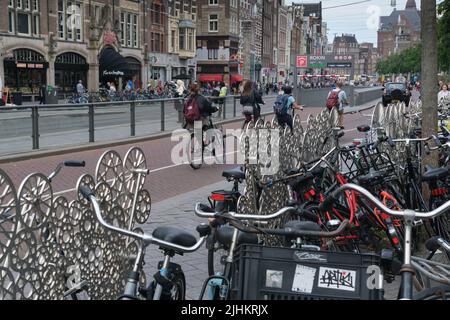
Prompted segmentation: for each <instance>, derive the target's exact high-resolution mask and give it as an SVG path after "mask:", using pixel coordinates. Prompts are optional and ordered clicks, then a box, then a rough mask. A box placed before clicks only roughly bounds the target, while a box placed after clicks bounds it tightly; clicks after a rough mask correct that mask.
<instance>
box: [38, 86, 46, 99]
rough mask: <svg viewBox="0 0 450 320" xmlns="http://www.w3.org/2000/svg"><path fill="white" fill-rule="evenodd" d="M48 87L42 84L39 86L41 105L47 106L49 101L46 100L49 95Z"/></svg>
mask: <svg viewBox="0 0 450 320" xmlns="http://www.w3.org/2000/svg"><path fill="white" fill-rule="evenodd" d="M46 89H47V88H46V86H45V84H42V85H40V86H39V104H47V101H46V100H47V99H46V95H47V90H46Z"/></svg>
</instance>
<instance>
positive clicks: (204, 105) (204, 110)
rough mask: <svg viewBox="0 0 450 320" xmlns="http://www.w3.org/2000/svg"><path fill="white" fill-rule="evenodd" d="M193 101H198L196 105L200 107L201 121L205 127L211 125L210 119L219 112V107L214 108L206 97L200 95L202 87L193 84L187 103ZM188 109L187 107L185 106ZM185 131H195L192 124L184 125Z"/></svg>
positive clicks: (190, 87)
mask: <svg viewBox="0 0 450 320" xmlns="http://www.w3.org/2000/svg"><path fill="white" fill-rule="evenodd" d="M191 99H196V100H197V101H196V103H197V105H198V108H199V111H200V115H201V120H202V122H203V126H205V125H208V124H209V117H210V116H211V115H212V114H213V113H215V112H217V111H218V109H217V107H214V106H213V104H212V103H211V101H209V100H208V99H206V98H205V97H204V96H202V95H201V94H200V87H199V85H198V84H196V83H193V84H191V85H190V86H189V97H188V98H187V101H189V100H191ZM185 107H186V105H185ZM184 129H193V124H192V123H186V124H185V125H184Z"/></svg>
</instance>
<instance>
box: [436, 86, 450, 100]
mask: <svg viewBox="0 0 450 320" xmlns="http://www.w3.org/2000/svg"><path fill="white" fill-rule="evenodd" d="M448 96H450V91H448V87H447V85H446V84H443V85H442V89H441V91H439V93H438V102H440V101H441V100H442V99H444V98H445V97H448Z"/></svg>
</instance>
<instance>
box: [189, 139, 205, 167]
mask: <svg viewBox="0 0 450 320" xmlns="http://www.w3.org/2000/svg"><path fill="white" fill-rule="evenodd" d="M203 149H204V145H203V137H202V140H201V141H200V140H199V139H198V137H197V136H196V135H195V133H192V134H191V141H190V143H189V147H188V150H189V165H190V166H191V168H192V169H194V170H198V169H200V168H201V167H202V165H203ZM200 150H201V151H200ZM199 153H201V155H200V154H199ZM199 155H200V157H199Z"/></svg>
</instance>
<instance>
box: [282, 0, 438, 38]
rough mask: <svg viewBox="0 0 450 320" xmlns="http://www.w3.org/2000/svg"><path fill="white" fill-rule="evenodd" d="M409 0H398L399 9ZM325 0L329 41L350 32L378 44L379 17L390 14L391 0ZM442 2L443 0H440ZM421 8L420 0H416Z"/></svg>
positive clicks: (306, 0)
mask: <svg viewBox="0 0 450 320" xmlns="http://www.w3.org/2000/svg"><path fill="white" fill-rule="evenodd" d="M285 1H286V4H291V3H293V2H294V3H318V2H320V1H319V0H315V1H314V0H311V1H310V0H303V1H302V0H299V1H292V0H285ZM406 1H407V0H396V2H397V9H398V10H403V9H404V8H405V5H406ZM357 2H363V1H361V0H323V1H322V7H323V16H324V21H325V22H327V24H328V42H332V41H333V39H334V34H335V33H337V34H341V33H350V34H356V39H357V40H358V42H359V43H361V42H373V43H374V44H375V46H376V44H377V22H376V21H379V20H378V19H377V17H378V16H380V15H381V16H385V15H389V14H390V13H391V12H392V10H393V8H392V7H391V0H369V1H364V3H357ZM438 2H441V1H438ZM346 4H351V5H349V6H343V7H340V8H333V9H326V8H328V7H334V6H340V5H346ZM416 4H417V7H418V8H419V9H420V0H416Z"/></svg>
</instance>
